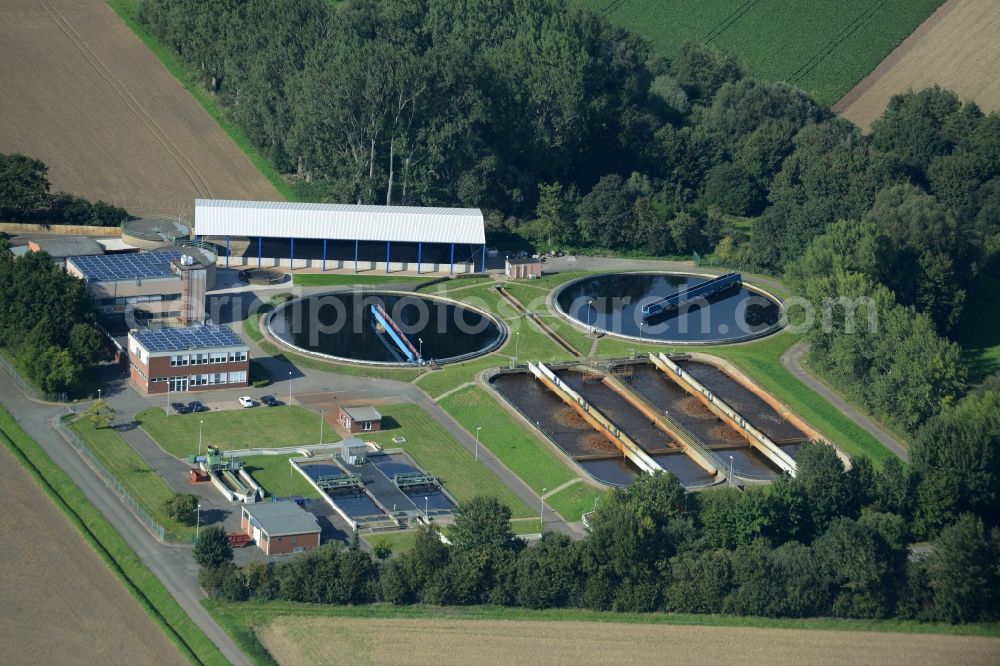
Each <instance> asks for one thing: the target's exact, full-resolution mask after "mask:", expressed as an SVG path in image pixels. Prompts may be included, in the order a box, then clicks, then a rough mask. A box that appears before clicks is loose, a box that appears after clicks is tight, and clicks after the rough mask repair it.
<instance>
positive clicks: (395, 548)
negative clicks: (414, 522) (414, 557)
mask: <svg viewBox="0 0 1000 666" xmlns="http://www.w3.org/2000/svg"><path fill="white" fill-rule="evenodd" d="M361 538H362V539H364V540H365V541H367V542H368V545H369V546H373V547H374V546H376V545H377V544H379V543H384V544H387V545H388V546H389V547H390V548H392V554H393V555H399V554H401V553H405V552H406V551H408V550H410V549H411V548H413V544H415V543H416V542H417V531H416V530H406V531H405V532H378V533H377V534H366V535H364V536H362V537H361Z"/></svg>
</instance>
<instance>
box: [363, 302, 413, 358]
mask: <svg viewBox="0 0 1000 666" xmlns="http://www.w3.org/2000/svg"><path fill="white" fill-rule="evenodd" d="M371 312H372V316H373V317H375V320H376V321H377V322H378V323H380V324H382V328H383V329H384V330H385V332H386V334H387V335H388V336H389V337H390V338H391V339H392V341H393V342H394V343H396V346H397V347H398V348H399V351H401V352H403V355H404V356H405V357H406V360H407V361H409V362H410V363H417V362H419V361H420V352H418V351H417V349H416V347H414V346H413V343H412V342H410V340H409V338H407V337H406V334H405V333H403V331H401V330H400V329H399V326H397V325H396V322H394V321H393V320H392V317H390V316H389V313H388V312H386V311H385V309H383V308H382V306H381V305H379V304H378V303H372V304H371Z"/></svg>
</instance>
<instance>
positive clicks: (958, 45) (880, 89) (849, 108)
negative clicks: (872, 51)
mask: <svg viewBox="0 0 1000 666" xmlns="http://www.w3.org/2000/svg"><path fill="white" fill-rule="evenodd" d="M997 35H1000V4H998V3H997V2H996V0H948V1H947V2H945V3H944V4H943V5H942V6H941V7H939V8H938V10H937V11H936V12H934V13H933V14H931V16H930V17H929V18H928V19H927V20H926V21H924V22H923V23H922V24H921V25H920V27H918V28H917V29H916V30H915V31H914V32H913V34H911V35H910V36H909V37H907V38H906V39H905V40H904V41H903V42H902V43H901V44H900V45H899V46H898V47H896V48H895V49H894V50H893V51H892V53H890V54H889V55H888V56H886V57H885V59H884V60H883V61H882V62H881V63H879V65H878V67H876V68H875V70H874V71H873V72H872V73H871V74H869V75H868V76H866V77H865V78H864V79H862V80H861V82H859V83H858V84H857V85H856V86H855V87H854V88H853V89H851V90H850V91H849V92H848V93H847V94H846V95H844V97H843V98H841V99H840V101H838V102H837V103H836V104H834V105H833V110H834V111H835V112H836V113H838V114H840V115H841V116H844V117H845V118H848V119H850V120H852V121H854V122H855V123H857V124H858V125H860V126H861V127H862V129H864V130H865V131H867V130H869V129H870V128H871V123H872V121H874V120H875V119H876V118H878V117H879V116H880V115H881V114H882V111H884V110H885V106H886V104H888V102H889V98H890V97H892V96H893V95H895V94H898V93H901V92H905V91H906V90H907V89H909V88H912V89H914V90H920V89H921V88H926V87H928V86H931V85H934V84H935V83H937V84H939V85H941V86H943V87H945V88H949V89H951V90H954V91H955V92H957V93H958V95H959V97H961V98H962V99H972V100H974V101H975V102H976V103H977V104H979V106H980V107H982V108H983V110H984V111H990V110H993V109H998V108H1000V78H998V77H997V71H998V70H1000V39H997Z"/></svg>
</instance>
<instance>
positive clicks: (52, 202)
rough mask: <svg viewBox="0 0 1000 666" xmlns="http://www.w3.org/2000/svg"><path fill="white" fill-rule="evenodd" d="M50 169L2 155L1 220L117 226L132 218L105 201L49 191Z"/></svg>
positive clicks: (27, 159)
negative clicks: (93, 200) (94, 200)
mask: <svg viewBox="0 0 1000 666" xmlns="http://www.w3.org/2000/svg"><path fill="white" fill-rule="evenodd" d="M48 171H49V167H48V166H46V165H45V163H44V162H42V161H41V160H37V159H34V158H31V157H27V156H25V155H21V154H19V153H11V154H4V153H0V221H5V222H23V223H33V224H68V225H77V226H92V227H117V226H120V225H121V224H122V222H126V221H128V220H131V219H133V218H132V216H130V215H129V214H128V212H127V211H126V210H125V209H124V208H119V207H117V206H112V205H111V204H109V203H105V202H104V201H96V202H90V201H88V200H87V199H84V198H83V197H78V196H74V195H72V194H67V193H66V192H56V193H52V192H50V189H51V184H50V183H49V178H48Z"/></svg>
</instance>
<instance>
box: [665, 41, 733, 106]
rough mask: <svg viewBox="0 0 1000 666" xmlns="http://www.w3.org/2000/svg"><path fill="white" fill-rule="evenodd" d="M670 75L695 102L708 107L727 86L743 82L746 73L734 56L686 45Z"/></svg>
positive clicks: (671, 66) (677, 57) (681, 49)
mask: <svg viewBox="0 0 1000 666" xmlns="http://www.w3.org/2000/svg"><path fill="white" fill-rule="evenodd" d="M670 74H671V75H672V76H673V78H674V80H675V81H676V82H677V83H678V84H679V85H680V86H681V88H683V89H684V91H685V92H686V93H687V97H688V98H689V99H690V100H691V101H692V102H701V103H706V102H708V101H709V100H711V99H712V98H713V97H714V96H715V93H716V91H717V90H718V89H719V88H720V87H721V86H722V85H723V84H724V83H731V82H734V81H738V80H739V79H741V78H743V76H745V75H746V70H745V69H744V67H743V65H742V64H740V62H739V60H737V58H736V56H734V55H732V54H729V53H723V52H721V51H717V50H715V49H713V48H711V47H709V46H706V45H704V44H697V43H693V42H685V43H684V44H682V45H681V48H680V50H679V51H678V53H677V55H676V56H675V57H674V59H673V60H672V61H671V63H670Z"/></svg>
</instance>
